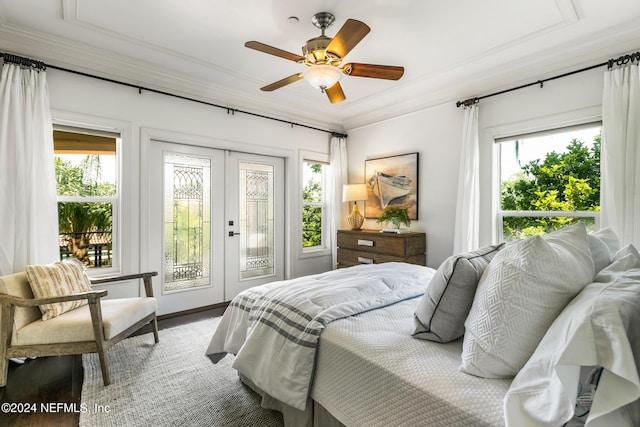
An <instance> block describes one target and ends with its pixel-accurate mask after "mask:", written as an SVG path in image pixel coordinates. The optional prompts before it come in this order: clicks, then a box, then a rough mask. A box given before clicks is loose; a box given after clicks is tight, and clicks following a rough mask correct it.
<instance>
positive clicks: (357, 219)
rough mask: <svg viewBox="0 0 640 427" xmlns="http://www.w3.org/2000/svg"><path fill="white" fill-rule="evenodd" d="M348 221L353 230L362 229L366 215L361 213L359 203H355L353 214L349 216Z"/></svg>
mask: <svg viewBox="0 0 640 427" xmlns="http://www.w3.org/2000/svg"><path fill="white" fill-rule="evenodd" d="M347 222H348V223H349V225H350V226H351V230H360V229H361V227H362V224H363V223H364V217H363V216H362V214H361V213H360V210H359V209H358V204H357V203H354V204H353V211H351V215H349V217H348V218H347Z"/></svg>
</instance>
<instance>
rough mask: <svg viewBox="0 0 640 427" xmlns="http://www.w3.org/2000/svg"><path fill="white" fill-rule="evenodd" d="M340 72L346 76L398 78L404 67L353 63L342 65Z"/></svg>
mask: <svg viewBox="0 0 640 427" xmlns="http://www.w3.org/2000/svg"><path fill="white" fill-rule="evenodd" d="M342 72H343V73H345V74H346V75H348V76H356V77H371V78H374V79H386V80H398V79H400V77H402V75H403V74H404V67H396V66H393V65H374V64H357V63H354V64H347V65H345V66H343V67H342Z"/></svg>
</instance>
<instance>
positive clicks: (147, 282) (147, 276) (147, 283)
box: [89, 271, 158, 297]
mask: <svg viewBox="0 0 640 427" xmlns="http://www.w3.org/2000/svg"><path fill="white" fill-rule="evenodd" d="M157 275H158V272H157V271H150V272H147V273H138V274H126V275H124V276H113V277H103V278H100V279H89V280H91V284H92V285H100V284H103V283H112V282H121V281H123V280H133V279H142V281H143V282H144V290H145V293H146V294H147V296H148V297H153V286H152V284H151V277H153V276H157Z"/></svg>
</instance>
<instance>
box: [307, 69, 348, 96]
mask: <svg viewBox="0 0 640 427" xmlns="http://www.w3.org/2000/svg"><path fill="white" fill-rule="evenodd" d="M341 75H342V72H341V71H340V69H338V68H337V67H334V66H333V65H311V66H309V68H307V69H306V70H305V72H304V79H305V80H306V81H308V82H309V84H310V85H311V86H313V87H315V88H316V89H320V90H325V89H328V88H330V87H331V86H333V85H334V84H336V82H337V81H338V80H340V76H341Z"/></svg>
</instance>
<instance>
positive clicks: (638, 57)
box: [456, 52, 640, 107]
mask: <svg viewBox="0 0 640 427" xmlns="http://www.w3.org/2000/svg"><path fill="white" fill-rule="evenodd" d="M633 61H640V52H635V53H632V54H629V55H622V56H621V57H619V58H617V59H613V58H612V59H609V60H608V61H606V62H603V63H601V64H596V65H591V66H589V67H585V68H581V69H579V70H575V71H569V72H568V73H564V74H560V75H557V76H553V77H549V78H546V79H542V80H538V81H535V82H531V83H527V84H523V85H521V86H516V87H512V88H510V89H505V90H501V91H499V92H494V93H490V94H488V95H483V96H477V97H475V98H469V99H465V100H464V101H457V102H456V107H461V106H463V105H464V106H465V107H469V106H471V105H473V104H477V103H478V102H480V100H481V99H485V98H490V97H492V96H496V95H502V94H504V93H508V92H513V91H515V90H519V89H524V88H526V87H529V86H535V85H540V87H543V86H544V83H545V82H549V81H551V80H556V79H560V78H562V77H567V76H571V75H574V74H578V73H582V72H584V71H589V70H593V69H594V68H599V67H604V66H605V65H606V66H607V67H608V68H609V69H611V68H613V66H614V65H618V66H620V65H625V64H627V63H629V62H633Z"/></svg>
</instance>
